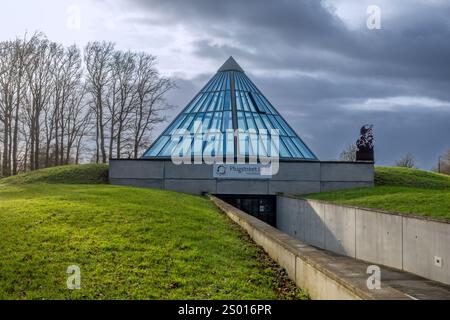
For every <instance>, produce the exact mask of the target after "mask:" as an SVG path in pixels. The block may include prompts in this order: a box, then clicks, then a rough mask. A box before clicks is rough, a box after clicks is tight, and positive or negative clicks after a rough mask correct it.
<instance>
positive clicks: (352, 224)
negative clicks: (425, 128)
mask: <svg viewBox="0 0 450 320" xmlns="http://www.w3.org/2000/svg"><path fill="white" fill-rule="evenodd" d="M277 228H278V229H280V230H281V231H283V232H285V233H287V234H289V235H291V236H293V237H295V238H297V239H299V240H300V241H303V242H305V243H306V244H308V245H312V246H315V247H318V248H322V249H326V250H329V251H332V252H335V253H338V254H341V255H345V256H349V257H352V258H356V259H360V260H364V261H368V262H371V263H374V264H381V265H385V266H388V267H392V268H396V269H400V270H405V271H408V272H411V273H414V274H417V275H420V276H422V277H425V278H427V279H431V280H435V281H439V282H442V283H445V284H450V223H448V222H445V221H436V220H430V219H428V218H422V217H415V216H410V215H401V214H391V213H388V212H382V211H377V210H368V209H361V208H355V207H351V206H339V205H334V204H329V203H326V202H323V201H316V200H305V199H298V198H294V197H288V196H278V197H277ZM435 260H438V261H435ZM439 261H440V263H438V262H439Z"/></svg>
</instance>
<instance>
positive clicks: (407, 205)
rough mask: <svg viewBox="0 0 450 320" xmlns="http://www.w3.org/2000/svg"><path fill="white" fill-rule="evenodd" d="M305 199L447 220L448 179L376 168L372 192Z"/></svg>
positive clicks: (449, 213) (362, 190)
mask: <svg viewBox="0 0 450 320" xmlns="http://www.w3.org/2000/svg"><path fill="white" fill-rule="evenodd" d="M305 197H306V198H309V199H317V200H324V201H330V202H333V203H337V204H344V205H352V206H359V207H365V208H374V209H381V210H387V211H393V212H400V213H409V214H417V215H423V216H429V217H433V218H443V219H450V176H447V175H443V174H437V173H433V172H428V171H423V170H417V169H407V168H397V167H376V168H375V187H374V188H357V189H349V190H340V191H332V192H324V193H319V194H312V195H306V196H305Z"/></svg>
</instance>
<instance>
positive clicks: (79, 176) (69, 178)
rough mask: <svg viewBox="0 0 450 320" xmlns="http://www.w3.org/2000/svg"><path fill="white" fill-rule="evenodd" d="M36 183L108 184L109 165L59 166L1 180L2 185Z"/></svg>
mask: <svg viewBox="0 0 450 320" xmlns="http://www.w3.org/2000/svg"><path fill="white" fill-rule="evenodd" d="M36 182H45V183H64V184H80V183H83V184H98V183H107V182H108V165H107V164H83V165H67V166H59V167H53V168H46V169H41V170H36V171H31V172H27V173H23V174H19V175H17V176H12V177H8V178H3V179H0V183H2V184H29V183H36Z"/></svg>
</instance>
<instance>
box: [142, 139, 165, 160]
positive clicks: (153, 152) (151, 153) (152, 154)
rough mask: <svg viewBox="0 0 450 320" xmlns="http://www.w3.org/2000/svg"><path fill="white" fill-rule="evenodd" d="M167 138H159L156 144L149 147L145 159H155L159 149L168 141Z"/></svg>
mask: <svg viewBox="0 0 450 320" xmlns="http://www.w3.org/2000/svg"><path fill="white" fill-rule="evenodd" d="M169 139H170V138H169V137H168V136H162V137H160V138H159V139H158V140H157V141H156V143H155V144H154V145H153V146H152V147H151V149H150V150H148V151H147V153H146V154H145V157H155V156H156V155H158V153H159V152H160V151H161V149H162V148H163V147H164V146H165V145H166V143H167V141H169Z"/></svg>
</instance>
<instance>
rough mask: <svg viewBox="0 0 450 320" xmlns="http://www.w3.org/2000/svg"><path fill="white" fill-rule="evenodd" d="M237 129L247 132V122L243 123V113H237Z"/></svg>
mask: <svg viewBox="0 0 450 320" xmlns="http://www.w3.org/2000/svg"><path fill="white" fill-rule="evenodd" d="M237 120H238V129H242V130H247V122H246V121H245V116H244V113H243V112H241V111H239V112H238V113H237Z"/></svg>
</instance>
